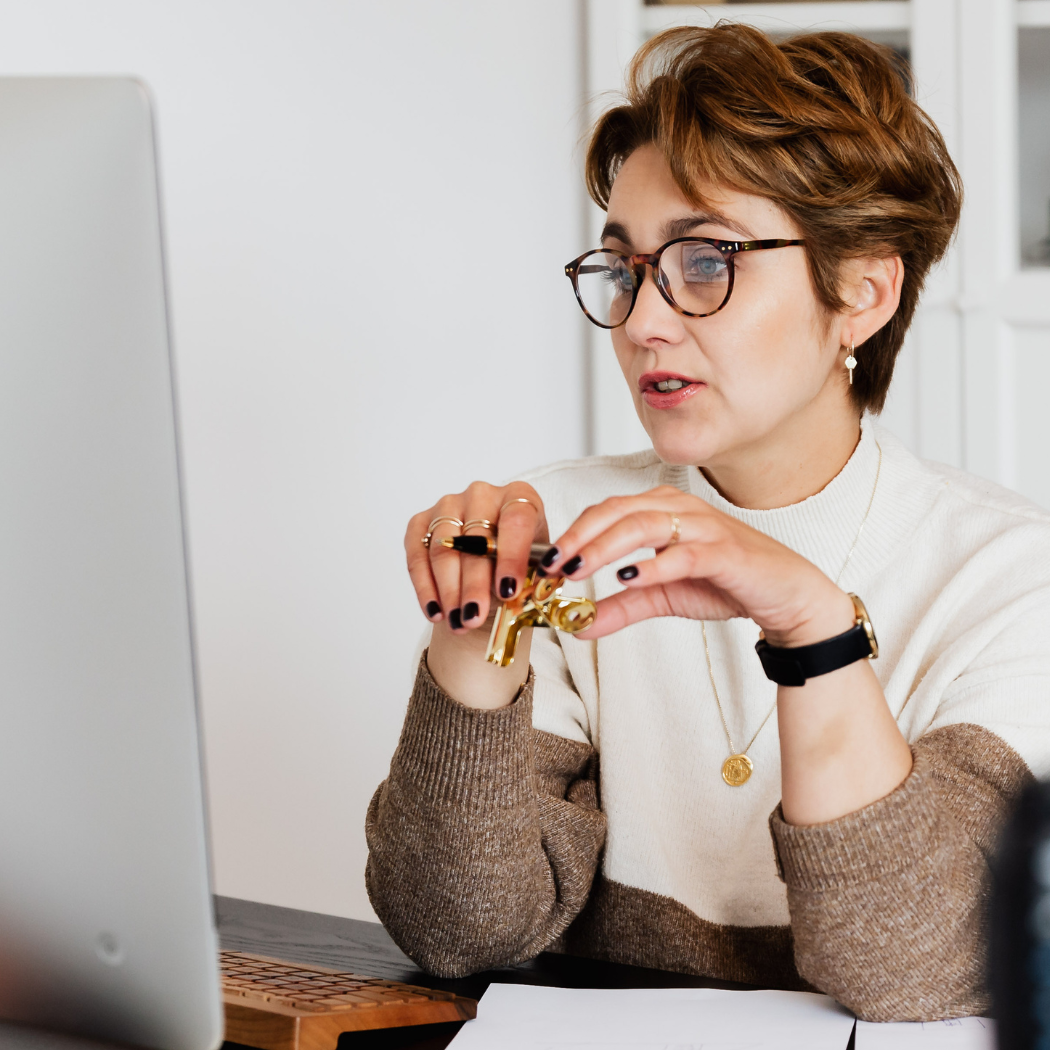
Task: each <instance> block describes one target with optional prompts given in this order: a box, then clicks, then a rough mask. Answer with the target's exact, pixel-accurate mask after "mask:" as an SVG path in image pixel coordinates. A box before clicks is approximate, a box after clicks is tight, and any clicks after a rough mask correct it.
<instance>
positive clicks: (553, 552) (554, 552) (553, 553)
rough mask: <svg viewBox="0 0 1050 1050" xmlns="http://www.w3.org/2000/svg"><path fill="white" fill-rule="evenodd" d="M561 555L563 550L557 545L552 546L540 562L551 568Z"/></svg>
mask: <svg viewBox="0 0 1050 1050" xmlns="http://www.w3.org/2000/svg"><path fill="white" fill-rule="evenodd" d="M560 557H561V551H560V550H558V548H557V547H551V549H550V550H549V551H547V553H546V554H544V556H543V557H542V558H540V564H541V565H543V566H545V567H546V568H548V569H549V568H550V567H551V566H552V565H553V564H554V563H555V562H556V561H557V560H558V559H559V558H560Z"/></svg>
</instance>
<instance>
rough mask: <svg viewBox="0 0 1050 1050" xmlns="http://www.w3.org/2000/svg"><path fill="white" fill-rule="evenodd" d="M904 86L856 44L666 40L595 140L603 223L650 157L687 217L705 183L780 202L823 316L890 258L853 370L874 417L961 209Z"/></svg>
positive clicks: (694, 35)
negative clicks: (899, 267)
mask: <svg viewBox="0 0 1050 1050" xmlns="http://www.w3.org/2000/svg"><path fill="white" fill-rule="evenodd" d="M908 77H909V74H908V73H907V72H906V70H905V69H904V67H903V64H902V63H901V61H900V60H899V58H898V57H897V56H896V55H895V53H894V52H893V51H891V50H890V49H889V48H886V47H883V46H881V45H879V44H874V43H872V42H871V41H869V40H865V39H864V38H862V37H858V36H854V35H852V34H850V33H806V34H802V35H799V36H793V37H791V38H789V39H785V40H780V41H777V40H773V39H771V38H770V37H768V36H767V35H766V34H765V33H762V32H760V31H759V30H757V29H752V28H751V27H749V26H742V25H733V24H730V23H719V24H718V25H716V26H714V27H713V28H709V29H707V28H697V27H684V28H679V29H669V30H667V31H666V32H664V33H660V34H659V35H658V36H655V37H653V39H652V40H650V41H649V42H648V43H647V44H645V45H644V46H643V47H642V49H641V50H640V51H639V52H638V54H637V55H635V57H634V60H633V61H632V62H631V66H630V70H629V71H628V75H627V86H626V101H625V103H624V104H623V105H619V106H617V107H616V108H614V109H611V110H609V111H608V112H607V113H605V114H604V115H603V116H602V117H601V118H600V119H599V121H598V123H597V124H596V125H595V128H594V131H593V133H592V135H591V140H590V146H589V148H588V151H587V171H586V174H587V188H588V190H589V191H590V194H591V196H592V197H593V198H594V200H595V201H596V202H597V203H598V204H599V205H600V206H601V207H602V208H607V207H608V203H609V192H610V190H611V189H612V184H613V180H614V179H615V178H616V175H617V172H618V171H619V170H620V167H621V165H622V164H623V162H624V161H625V160H626V159H627V158H628V157H629V156H630V155H631V153H633V152H634V150H636V149H637V148H638V147H639V146H642V145H646V144H652V145H655V146H656V147H657V148H659V149H660V150H661V152H662V153H663V155H664V157H665V158H666V159H667V162H668V164H669V166H670V169H671V173H672V175H673V177H674V180H675V182H676V183H677V185H678V187H679V188H680V189H681V190H682V192H683V193H684V194H685V196H686V197H687V198H689V199H690V200H692V201H695V202H697V203H700V202H701V201H702V194H701V193H700V187H701V186H702V185H703V183H704V182H705V181H706V182H710V183H714V184H722V185H726V186H730V187H732V188H734V189H737V190H741V191H743V192H746V193H752V194H756V195H758V196H762V197H766V198H768V199H770V200H772V201H774V202H775V203H776V204H778V205H780V207H782V208H783V209H784V210H785V211H786V212H787V213H788V214H789V215H790V216H791V217H792V219H793V220H794V221H795V223H796V224H797V226H798V227H799V229H800V230H801V231H802V236H803V237H804V238H805V240H806V252H807V258H808V261H809V269H810V274H811V275H812V279H813V285H814V289H815V291H816V295H817V299H818V301H819V302H821V303H822V304H823V305H824V307H825V308H826V309H827V310H829V311H837V310H841V309H843V308H844V306H845V305H846V304H845V303H844V302H843V300H842V298H841V297H840V295H839V286H838V280H839V274H840V270H841V265H842V263H843V262H844V261H845V260H846V259H850V258H862V257H882V258H884V257H888V256H893V255H899V256H900V257H901V259H902V260H903V262H904V284H903V288H902V290H901V301H900V306H899V307H898V309H897V312H896V313H895V314H894V316H893V317H892V318H891V320H890V321H889V322H888V323H887V324H886V325H885V326H884V327H883V328H882V329H880V330H879V331H878V332H876V333H875V334H874V335H873V336H872V337H871V338H870V339H868V340H867V342H866V343H865V344H864V349H865V352H864V353H862V354H858V358H859V359H860V362H861V363H860V365H859V367H858V368H857V369H856V373H855V376H854V384H853V387H852V388H851V396H852V397H853V400H854V403H855V404H856V405H857V406H858V408H860V409H861V410H863V409H865V408H869V409H871V410H872V411H875V412H878V411H880V410H881V409H882V406H883V404H884V403H885V401H886V393H887V391H888V390H889V385H890V380H891V379H892V377H893V365H894V362H895V360H896V357H897V354H898V353H899V351H900V348H901V344H902V343H903V342H904V334H905V332H906V331H907V329H908V325H909V324H910V323H911V319H912V315H913V314H914V312H915V306H916V304H917V302H918V299H919V293H920V292H921V291H922V286H923V282H924V281H925V279H926V275H927V274H928V273H929V270H930V267H931V266H933V264H934V263H935V262H936V261H937V260H938V259H940V257H941V256H942V255H943V254H944V252H945V251H946V250H947V248H948V245H949V243H950V242H951V238H952V235H953V233H954V231H955V226H956V223H957V222H958V220H959V210H960V207H961V205H962V183H961V180H960V178H959V172H958V170H957V169H956V167H955V165H954V164H953V163H952V159H951V157H950V156H949V155H948V149H947V147H946V146H945V144H944V139H943V138H942V137H941V134H940V132H939V131H938V130H937V128H936V126H935V125H934V123H933V121H931V120H930V118H929V117H928V116H927V115H926V114H925V113H924V112H923V111H922V109H920V108H919V106H918V105H917V104H916V103H915V102H914V100H913V99H912V98H911V97H910V94H909V91H910V84H909V82H908Z"/></svg>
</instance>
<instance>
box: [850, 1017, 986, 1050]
mask: <svg viewBox="0 0 1050 1050" xmlns="http://www.w3.org/2000/svg"><path fill="white" fill-rule="evenodd" d="M856 1050H995V1022H994V1021H993V1020H991V1018H988V1017H959V1018H957V1019H955V1020H954V1021H926V1022H925V1023H916V1024H911V1023H900V1024H873V1023H871V1022H870V1021H858V1022H857V1044H856Z"/></svg>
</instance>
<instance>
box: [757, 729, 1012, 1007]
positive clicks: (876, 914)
mask: <svg viewBox="0 0 1050 1050" xmlns="http://www.w3.org/2000/svg"><path fill="white" fill-rule="evenodd" d="M912 750H913V752H914V756H915V764H914V766H913V768H912V771H911V773H910V774H909V776H908V778H907V779H906V780H905V781H904V783H903V784H901V785H900V787H898V788H897V790H896V791H893V792H891V793H890V794H889V795H887V796H886V797H885V798H883V799H880V800H879V801H878V802H875V803H873V804H872V805H870V806H867V807H866V808H864V809H862V810H859V811H858V812H856V813H850V814H848V815H847V816H845V817H842V818H841V819H839V820H835V821H832V822H830V823H828V824H818V825H815V826H812V827H796V826H794V825H791V824H788V823H786V822H785V821H784V819H783V814H782V812H781V810H780V807H777V809H776V810H775V811H774V813H773V815H772V816H771V817H770V828H771V830H772V834H773V844H774V849H775V851H776V854H777V864H778V867H779V869H780V873H781V877H782V878H783V880H784V882H785V883H786V884H787V893H788V906H789V909H790V912H791V928H792V932H793V934H794V938H795V962H796V965H797V966H798V971H799V973H800V974H801V975H802V976H803V977H804V978H805V979H806V980H808V981H810V982H811V983H812V984H814V985H816V987H818V988H820V989H821V990H822V991H825V992H827V993H828V994H829V995H832V996H834V998H836V999H837V1000H838V1001H839V1002H841V1003H842V1004H843V1005H845V1006H848V1007H849V1008H850V1009H851V1010H853V1012H854V1013H856V1014H857V1016H858V1017H860V1018H862V1019H864V1020H868V1021H929V1020H936V1019H941V1018H948V1017H963V1016H966V1015H970V1014H981V1013H984V1012H985V1011H986V1010H987V1009H988V1006H989V1000H988V995H987V993H986V991H985V988H984V967H985V949H984V939H985V938H984V934H985V929H984V923H985V909H986V896H987V888H988V860H989V856H990V854H991V851H992V849H993V848H994V845H995V842H996V838H997V835H998V830H999V828H1000V827H1001V826H1002V824H1003V821H1004V820H1005V817H1006V814H1007V812H1008V810H1009V806H1010V803H1011V801H1012V800H1013V799H1014V798H1015V797H1016V796H1017V794H1018V793H1019V792H1020V790H1021V788H1022V787H1023V786H1024V785H1025V783H1026V782H1027V781H1029V780H1030V779H1031V773H1030V772H1029V770H1028V767H1027V766H1026V765H1025V763H1024V761H1023V759H1022V758H1021V757H1020V756H1019V755H1018V754H1017V752H1016V751H1014V750H1013V749H1012V748H1010V747H1009V745H1007V744H1006V743H1005V742H1004V741H1002V740H1001V739H1000V738H999V737H998V736H996V735H995V734H994V733H992V732H990V731H989V730H987V729H984V728H982V727H981V726H976V725H954V726H947V727H945V728H943V729H937V730H935V731H934V732H932V733H929V734H928V735H926V736H924V737H922V738H921V739H920V740H919V741H918V742H917V743H916V744H915V746H914V747H913V749H912Z"/></svg>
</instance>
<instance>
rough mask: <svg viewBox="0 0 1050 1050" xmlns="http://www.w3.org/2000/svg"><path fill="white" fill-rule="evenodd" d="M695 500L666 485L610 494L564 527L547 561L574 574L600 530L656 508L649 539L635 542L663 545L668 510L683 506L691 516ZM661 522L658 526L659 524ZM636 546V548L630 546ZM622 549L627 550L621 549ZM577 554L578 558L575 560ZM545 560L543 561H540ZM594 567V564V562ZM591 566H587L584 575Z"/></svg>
mask: <svg viewBox="0 0 1050 1050" xmlns="http://www.w3.org/2000/svg"><path fill="white" fill-rule="evenodd" d="M697 502H699V501H696V500H695V499H692V498H691V497H689V496H687V495H685V494H684V493H683V492H681V491H679V490H678V489H676V488H674V487H673V486H670V485H662V486H660V487H659V488H655V489H651V490H650V491H649V492H643V493H641V494H640V495H637V496H613V497H610V498H609V499H607V500H603V501H602V502H601V503H598V504H595V505H594V506H593V507H588V508H587V509H586V510H585V511H584V512H583V513H582V514H581V515H580V516H579V517H578V518H577V519H576V520H575V521H574V522H573V523H572V525H570V526H569V528H568V529H566V531H565V532H564V533H563V534H562V535H561V536H560V537H559V538H558V540H557V543H556V546H557V548H558V555H557V558H556V560H553V561H551V562H550V564H552V565H554V566H556V567H557V568H558V571H559V572H562V573H564V574H565V575H568V576H572V575H574V574H578V573H579V572H580V570H581V569H583V568H584V567H585V566H587V565H589V561H588V558H587V555H586V554H585V553H584V550H583V548H585V547H586V546H587V545H588V544H589V543H591V542H593V541H594V539H595V538H596V537H598V536H600V535H601V534H602V533H603V532H605V531H606V530H608V529H609V528H611V527H612V526H613V525H615V524H616V523H617V522H618V521H620V520H622V519H623V518H627V517H630V516H631V515H634V514H638V513H641V512H643V511H654V512H655V511H658V512H659V513H660V515H662V516H660V517H653V518H651V519H650V525H651V526H654V523H659V524H655V526H654V528H652V529H651V531H652V532H653V535H652V537H651V542H644V543H639V544H638V546H656V547H664V546H666V545H667V542H668V540H670V539H671V535H672V526H671V513H672V512H674V513H676V514H679V515H680V516H684V514H685V512H686V510H687V509H688V510H691V511H692V512H693V514H694V516H695V514H696V511H697V509H698V508H696V507H695V506H694V504H696V503H697ZM661 526H662V527H661ZM631 549H632V550H633V549H637V548H631ZM623 553H630V551H629V550H628V551H624V552H623ZM621 556H622V555H621ZM576 558H579V559H580V560H579V562H576V560H575V559H576ZM544 564H545V565H546V564H547V563H546V562H545V563H544ZM594 568H598V566H597V565H595V566H594ZM590 571H593V569H590V568H588V571H587V573H585V575H588V574H589V573H590Z"/></svg>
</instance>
